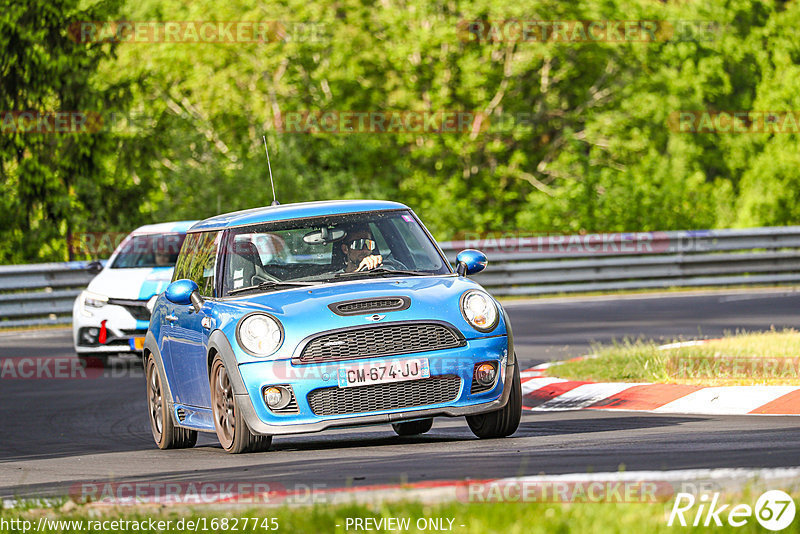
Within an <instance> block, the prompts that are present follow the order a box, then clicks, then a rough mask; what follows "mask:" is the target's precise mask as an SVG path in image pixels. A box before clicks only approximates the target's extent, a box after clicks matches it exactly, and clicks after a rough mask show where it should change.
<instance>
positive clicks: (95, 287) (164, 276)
mask: <svg viewBox="0 0 800 534" xmlns="http://www.w3.org/2000/svg"><path fill="white" fill-rule="evenodd" d="M172 270H173V268H172V267H152V268H151V267H148V268H141V269H139V268H134V269H111V268H108V267H106V268H105V269H103V270H102V271H100V273H99V274H98V275H97V276H95V277H94V278H93V279H92V281H91V282H90V283H89V287H87V288H86V289H88V290H89V291H92V292H94V293H100V294H101V295H106V296H107V297H111V298H118V299H136V300H147V299H149V298H150V297H152V296H153V295H157V294H158V293H161V292H162V291H164V289H166V287H167V286H168V285H169V282H170V280H171V279H172Z"/></svg>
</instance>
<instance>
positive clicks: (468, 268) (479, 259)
mask: <svg viewBox="0 0 800 534" xmlns="http://www.w3.org/2000/svg"><path fill="white" fill-rule="evenodd" d="M487 263H489V260H487V259H486V254H484V253H483V252H481V251H480V250H475V249H472V248H468V249H466V250H462V251H461V252H459V253H458V256H456V272H457V273H458V275H459V276H467V275H469V274H475V273H479V272H481V271H482V270H484V269H485V268H486V264H487Z"/></svg>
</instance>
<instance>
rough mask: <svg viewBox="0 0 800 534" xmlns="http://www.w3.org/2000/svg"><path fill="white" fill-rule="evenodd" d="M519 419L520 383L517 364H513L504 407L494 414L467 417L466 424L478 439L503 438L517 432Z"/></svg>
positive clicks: (520, 402) (520, 408) (520, 413)
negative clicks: (512, 373) (509, 386)
mask: <svg viewBox="0 0 800 534" xmlns="http://www.w3.org/2000/svg"><path fill="white" fill-rule="evenodd" d="M521 417H522V383H521V382H520V378H519V363H515V364H514V377H513V379H512V382H511V394H510V395H509V397H508V402H507V403H506V405H505V406H503V407H502V408H500V409H499V410H496V411H494V412H489V413H482V414H480V415H468V416H467V424H468V425H469V429H470V430H472V433H473V434H475V435H476V436H478V437H479V438H504V437H506V436H510V435H511V434H513V433H514V432H516V431H517V427H519V420H520V418H521Z"/></svg>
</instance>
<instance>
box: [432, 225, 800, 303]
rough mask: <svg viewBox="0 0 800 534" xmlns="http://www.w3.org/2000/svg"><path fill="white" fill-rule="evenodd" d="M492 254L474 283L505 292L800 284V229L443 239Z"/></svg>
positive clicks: (448, 248) (454, 247) (451, 250)
mask: <svg viewBox="0 0 800 534" xmlns="http://www.w3.org/2000/svg"><path fill="white" fill-rule="evenodd" d="M441 245H442V248H443V249H444V251H445V253H446V254H447V257H448V259H450V261H452V262H455V257H456V254H457V253H458V251H459V250H462V249H464V248H477V249H479V250H482V251H483V252H485V253H486V255H487V257H488V259H489V266H488V267H487V268H486V271H484V272H483V273H480V274H478V275H476V276H475V280H476V281H477V282H479V283H480V284H482V285H483V286H484V287H486V288H487V289H489V290H490V291H491V292H492V293H493V294H495V295H498V296H510V295H544V294H553V293H571V292H579V291H616V290H625V289H648V288H669V287H697V286H725V285H766V284H786V283H796V282H800V226H782V227H768V228H748V229H741V230H739V229H736V230H699V231H698V230H692V231H674V232H637V233H620V234H586V235H573V236H540V237H518V236H514V235H506V236H499V237H494V238H488V239H487V238H477V237H476V238H475V239H465V240H462V241H450V242H446V243H441Z"/></svg>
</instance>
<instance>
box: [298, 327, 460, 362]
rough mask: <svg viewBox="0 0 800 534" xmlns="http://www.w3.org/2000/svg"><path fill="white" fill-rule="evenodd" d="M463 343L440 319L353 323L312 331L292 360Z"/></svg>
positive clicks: (367, 355)
mask: <svg viewBox="0 0 800 534" xmlns="http://www.w3.org/2000/svg"><path fill="white" fill-rule="evenodd" d="M464 345H466V341H465V340H464V336H463V335H462V334H461V333H460V332H459V331H458V330H456V329H455V328H454V327H452V326H451V325H449V324H447V323H444V322H440V321H429V322H397V323H389V324H384V325H379V326H357V327H351V328H344V329H341V330H335V331H332V332H325V333H322V334H316V335H314V336H313V337H311V338H309V339H307V340H306V341H305V342H304V343H301V347H302V348H301V349H300V350H299V352H298V353H297V354H298V355H297V356H295V357H294V358H293V362H292V363H295V364H304V363H324V362H335V361H342V360H357V359H362V358H375V357H381V356H395V355H399V354H412V353H415V352H427V351H434V350H444V349H453V348H456V347H463V346H464Z"/></svg>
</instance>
